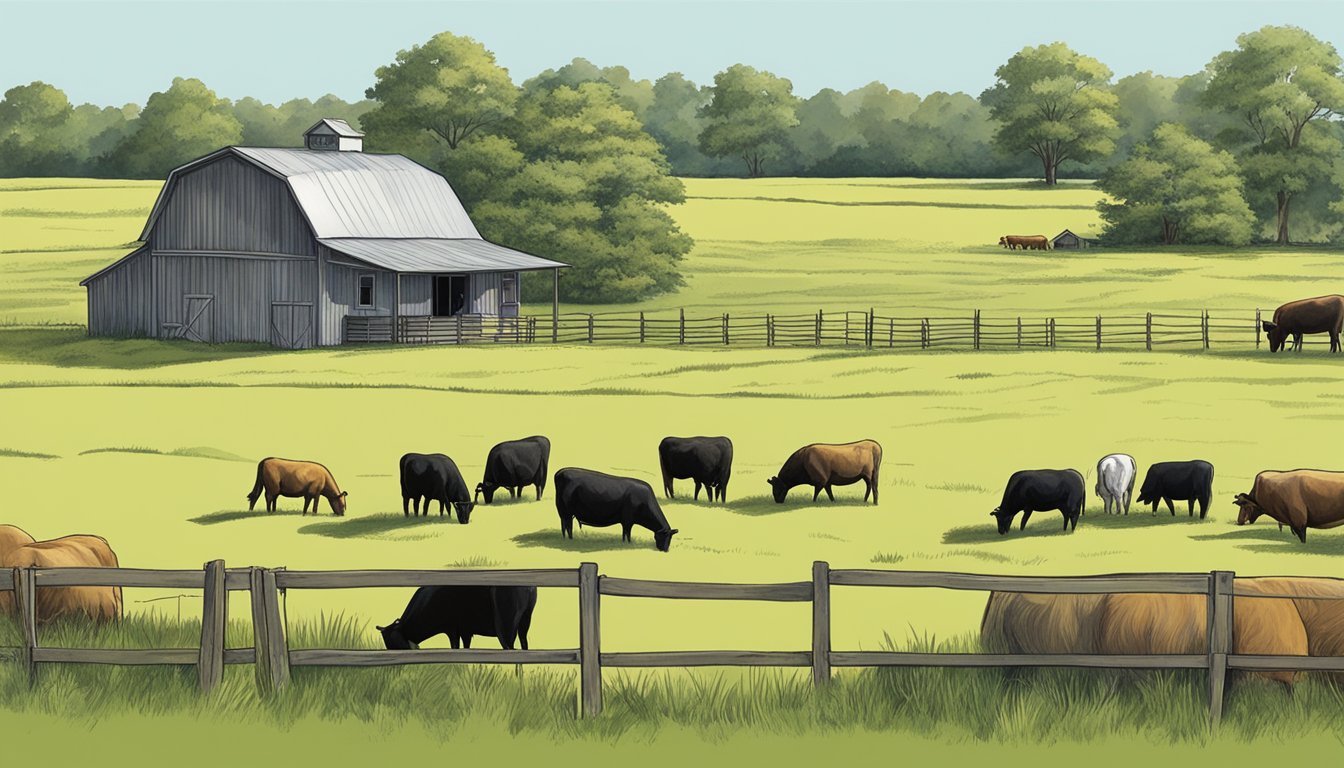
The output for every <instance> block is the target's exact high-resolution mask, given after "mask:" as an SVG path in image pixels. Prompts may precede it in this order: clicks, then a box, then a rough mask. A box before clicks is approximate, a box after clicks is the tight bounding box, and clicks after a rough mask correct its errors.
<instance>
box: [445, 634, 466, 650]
mask: <svg viewBox="0 0 1344 768" xmlns="http://www.w3.org/2000/svg"><path fill="white" fill-rule="evenodd" d="M448 643H449V644H450V645H452V646H453V650H457V649H458V648H461V647H462V638H461V637H458V636H457V635H449V636H448ZM467 647H468V648H470V647H471V646H467Z"/></svg>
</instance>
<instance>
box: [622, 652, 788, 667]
mask: <svg viewBox="0 0 1344 768" xmlns="http://www.w3.org/2000/svg"><path fill="white" fill-rule="evenodd" d="M602 665H603V666H607V667H810V666H812V652H811V651H635V652H620V653H604V654H602Z"/></svg>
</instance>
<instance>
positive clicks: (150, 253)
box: [80, 118, 567, 349]
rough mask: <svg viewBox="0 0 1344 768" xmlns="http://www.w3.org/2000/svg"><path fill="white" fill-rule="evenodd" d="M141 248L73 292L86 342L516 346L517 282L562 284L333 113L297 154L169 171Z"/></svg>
mask: <svg viewBox="0 0 1344 768" xmlns="http://www.w3.org/2000/svg"><path fill="white" fill-rule="evenodd" d="M139 242H140V245H139V247H137V248H136V249H135V250H133V251H131V252H130V253H129V254H127V255H126V256H124V257H123V258H121V259H120V260H118V261H116V262H114V263H112V264H110V265H109V266H107V267H106V268H104V269H102V270H99V271H98V272H96V273H94V274H92V275H90V276H89V277H87V278H86V279H84V280H83V281H82V282H81V283H80V285H82V286H84V287H85V288H86V289H87V291H88V318H89V319H88V323H89V334H90V335H92V336H118V337H149V338H160V339H189V340H192V341H201V342H211V343H216V342H261V343H269V344H272V345H274V346H277V347H283V348H290V349H298V348H305V347H313V346H331V345H337V344H345V343H351V342H362V341H382V342H393V341H397V342H417V341H419V342H423V341H442V342H449V343H451V342H453V341H459V342H460V341H464V340H481V339H485V340H506V339H515V338H517V333H518V315H519V311H518V307H519V284H518V281H519V274H520V273H522V272H527V271H536V270H550V271H551V273H552V275H553V276H554V279H555V280H556V281H558V280H559V270H560V269H562V268H564V267H565V266H567V265H566V264H563V263H561V262H558V261H552V260H550V259H544V258H541V257H539V256H533V255H532V254H528V253H523V252H521V251H517V250H514V249H511V248H506V247H504V246H501V245H498V244H495V243H492V242H490V241H488V240H486V239H484V238H482V237H481V235H480V233H479V232H478V231H477V230H476V227H475V225H473V224H472V222H471V219H470V218H469V217H468V216H467V212H466V210H465V209H464V208H463V207H462V203H461V202H460V201H459V200H458V198H457V195H456V194H455V193H454V192H453V190H452V187H450V186H449V184H448V181H447V180H446V179H444V178H443V176H441V175H439V174H437V173H435V172H434V171H431V170H429V169H428V168H425V167H424V166H422V165H419V164H418V163H415V162H413V161H412V160H409V159H407V158H405V157H403V156H401V155H384V154H370V153H365V152H364V151H363V134H361V133H359V132H358V131H356V130H354V129H353V128H351V127H350V126H349V125H348V124H347V123H346V122H345V121H343V120H337V119H331V118H328V119H324V120H322V121H320V122H318V123H317V124H316V125H314V126H313V127H312V128H310V129H309V130H308V131H307V132H306V133H305V134H304V148H303V149H270V148H255V147H225V148H224V149H221V150H219V151H217V152H213V153H211V154H209V155H206V156H205V157H202V158H199V159H197V160H194V161H192V162H190V163H187V164H186V165H183V166H182V167H180V168H177V169H175V170H173V171H172V172H171V173H170V174H168V178H167V180H166V181H165V182H164V185H163V189H162V190H161V191H160V192H159V197H158V199H157V200H156V201H155V203H154V207H153V209H152V210H151V211H150V214H149V219H148V221H147V222H146V223H145V228H144V231H143V233H142V234H141V235H140V241H139ZM557 285H558V282H557ZM557 312H558V306H556V305H555V304H553V305H552V313H553V314H555V313H557Z"/></svg>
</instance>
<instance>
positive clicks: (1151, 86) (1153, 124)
mask: <svg viewBox="0 0 1344 768" xmlns="http://www.w3.org/2000/svg"><path fill="white" fill-rule="evenodd" d="M1180 85H1181V78H1179V77H1164V76H1162V75H1154V74H1153V73H1152V72H1139V73H1137V74H1133V75H1130V76H1128V77H1122V78H1120V79H1119V80H1117V81H1115V88H1114V92H1115V98H1116V106H1117V117H1118V120H1119V123H1120V133H1119V136H1118V137H1117V139H1116V142H1115V156H1116V158H1117V159H1120V160H1123V159H1124V158H1126V157H1129V156H1130V154H1131V153H1132V152H1133V151H1134V148H1135V147H1136V146H1138V145H1139V144H1140V143H1142V142H1144V141H1146V140H1147V139H1148V137H1150V136H1152V135H1153V131H1154V130H1156V129H1157V126H1159V125H1161V124H1162V123H1182V122H1183V119H1182V118H1183V117H1184V115H1183V114H1182V109H1181V105H1180V104H1179V103H1177V102H1176V91H1177V89H1178V88H1180Z"/></svg>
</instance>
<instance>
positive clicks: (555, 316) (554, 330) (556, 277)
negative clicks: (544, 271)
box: [551, 267, 560, 344]
mask: <svg viewBox="0 0 1344 768" xmlns="http://www.w3.org/2000/svg"><path fill="white" fill-rule="evenodd" d="M559 340H560V268H559V267H556V268H555V269H552V270H551V343H552V344H554V343H556V342H557V341H559Z"/></svg>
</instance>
